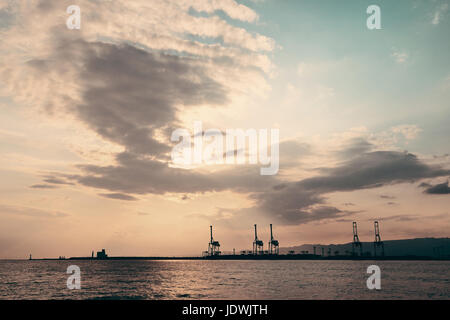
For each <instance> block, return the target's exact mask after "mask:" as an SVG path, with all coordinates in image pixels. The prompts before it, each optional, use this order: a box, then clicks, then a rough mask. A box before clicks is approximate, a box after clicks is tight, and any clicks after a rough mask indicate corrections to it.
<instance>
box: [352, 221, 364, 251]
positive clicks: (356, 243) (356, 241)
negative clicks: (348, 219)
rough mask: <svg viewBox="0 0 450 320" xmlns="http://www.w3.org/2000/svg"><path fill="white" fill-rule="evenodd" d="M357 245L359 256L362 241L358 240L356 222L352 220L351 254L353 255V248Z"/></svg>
mask: <svg viewBox="0 0 450 320" xmlns="http://www.w3.org/2000/svg"><path fill="white" fill-rule="evenodd" d="M357 247H359V252H360V256H362V255H363V249H362V243H361V241H359V237H358V228H357V226H356V222H355V221H353V242H352V254H353V255H355V249H356V248H357Z"/></svg>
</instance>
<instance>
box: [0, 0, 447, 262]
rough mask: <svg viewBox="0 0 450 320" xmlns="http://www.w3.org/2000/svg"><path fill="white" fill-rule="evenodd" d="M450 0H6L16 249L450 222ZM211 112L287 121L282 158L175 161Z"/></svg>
mask: <svg viewBox="0 0 450 320" xmlns="http://www.w3.org/2000/svg"><path fill="white" fill-rule="evenodd" d="M373 4H375V5H378V6H379V8H380V17H381V29H373V30H371V29H369V28H368V27H367V24H366V21H367V19H368V18H369V16H370V15H371V14H368V13H367V12H366V10H367V7H368V6H370V5H373ZM70 5H76V6H78V7H79V8H80V10H81V14H80V17H81V20H80V21H81V24H80V28H79V29H77V28H75V29H69V28H68V27H67V24H66V22H67V20H68V19H69V18H70V17H71V15H72V14H73V12H69V13H68V12H67V11H66V9H67V8H68V7H69V6H70ZM449 5H450V1H442V0H434V1H433V0H421V1H419V0H417V1H416V0H415V1H410V0H408V1H406V0H398V1H392V0H390V1H387V0H373V1H339V2H337V1H331V0H323V1H306V0H305V1H287V0H285V1H274V0H246V1H244V0H242V1H234V0H220V1H218V0H215V1H214V0H192V1H183V0H164V1H162V0H161V1H158V0H151V1H148V0H146V1H137V0H129V1H126V2H119V1H108V0H84V1H81V0H79V1H77V0H70V1H46V0H22V1H12V0H0V57H1V59H0V109H1V111H2V112H1V114H0V177H1V179H0V258H26V257H28V255H29V254H33V257H36V258H38V257H58V256H66V257H69V256H89V255H90V253H91V251H92V250H95V251H96V250H100V249H101V248H105V249H106V250H107V252H108V253H109V254H110V255H130V256H131V255H142V256H144V255H146V256H151V255H152V256H153V255H167V256H183V255H200V254H201V252H202V251H203V250H206V249H207V244H208V241H209V226H210V225H213V226H214V237H215V239H216V240H218V241H220V243H221V249H222V250H223V251H232V250H233V248H235V249H236V251H239V250H247V249H251V246H252V241H253V237H254V235H253V225H254V224H258V236H259V238H261V239H262V240H263V241H264V243H265V246H266V244H267V240H268V239H269V224H270V223H272V224H273V226H274V236H275V238H277V239H278V240H279V241H280V246H282V247H287V246H294V245H301V244H330V243H346V242H350V241H351V240H352V226H351V223H352V221H357V222H358V231H359V235H360V240H361V241H373V239H374V233H373V222H374V221H375V220H377V221H379V222H380V232H381V238H382V240H394V239H405V238H416V237H448V236H449V233H448V230H450V228H449V225H450V214H449V209H448V208H449V207H450V196H449V194H450V187H449V186H448V178H449V176H450V143H449V142H450V138H449V137H450V128H449V125H448V124H449V122H450V60H449V59H448V57H449V56H448V52H450V41H449V40H448V39H449V38H448V34H449V32H450V8H449ZM195 121H201V123H202V125H203V129H204V130H207V129H217V130H220V131H221V132H225V131H226V130H227V129H237V128H241V129H244V130H247V129H267V130H269V131H270V130H272V129H278V130H279V135H280V137H279V144H277V146H278V147H279V161H280V165H279V171H278V172H277V174H275V175H261V174H260V167H261V165H260V164H251V163H248V162H247V163H245V164H239V163H235V164H226V165H225V164H222V165H221V164H214V165H211V164H206V163H202V164H200V165H195V166H185V167H183V166H181V167H180V166H176V165H174V163H173V161H172V158H171V151H172V150H173V148H174V145H175V143H174V142H173V141H171V134H172V133H173V132H174V131H175V130H176V129H179V128H182V129H187V130H189V132H192V131H193V126H194V123H195ZM224 151H225V152H233V153H234V151H235V150H233V149H228V150H224Z"/></svg>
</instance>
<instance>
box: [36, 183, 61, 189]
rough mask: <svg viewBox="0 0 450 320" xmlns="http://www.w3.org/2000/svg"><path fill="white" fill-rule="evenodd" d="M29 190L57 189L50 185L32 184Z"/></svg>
mask: <svg viewBox="0 0 450 320" xmlns="http://www.w3.org/2000/svg"><path fill="white" fill-rule="evenodd" d="M30 188H33V189H55V188H58V187H56V186H52V185H50V184H33V185H32V186H30Z"/></svg>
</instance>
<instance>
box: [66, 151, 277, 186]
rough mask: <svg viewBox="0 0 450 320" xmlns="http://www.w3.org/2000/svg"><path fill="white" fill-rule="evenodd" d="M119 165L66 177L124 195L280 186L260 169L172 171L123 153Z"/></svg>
mask: <svg viewBox="0 0 450 320" xmlns="http://www.w3.org/2000/svg"><path fill="white" fill-rule="evenodd" d="M116 161H117V165H114V166H113V165H111V166H96V165H79V166H78V167H79V168H80V170H82V172H83V174H78V175H65V178H66V179H70V180H72V181H76V182H78V183H80V184H82V185H85V186H90V187H95V188H100V189H106V190H110V191H114V192H121V193H135V194H165V193H171V192H173V193H198V192H208V191H223V190H230V189H231V190H234V191H236V192H252V191H258V190H263V189H265V188H267V186H270V185H274V184H278V183H280V181H279V180H277V178H276V177H275V176H261V175H260V174H259V167H257V166H237V167H232V168H227V169H224V170H221V171H217V172H214V173H208V172H204V171H200V170H186V169H180V168H172V167H170V166H169V165H168V164H167V163H165V162H161V161H157V160H150V159H148V158H146V157H142V156H140V155H137V154H134V153H129V152H124V153H121V154H118V155H117V157H116Z"/></svg>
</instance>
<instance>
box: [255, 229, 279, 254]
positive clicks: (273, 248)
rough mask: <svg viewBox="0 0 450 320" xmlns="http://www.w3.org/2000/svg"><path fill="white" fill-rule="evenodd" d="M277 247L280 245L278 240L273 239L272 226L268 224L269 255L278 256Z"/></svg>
mask: <svg viewBox="0 0 450 320" xmlns="http://www.w3.org/2000/svg"><path fill="white" fill-rule="evenodd" d="M255 226H256V225H255ZM279 247H280V244H279V242H278V240H275V239H274V238H273V233H272V224H270V242H269V254H278V253H279V252H280V248H279Z"/></svg>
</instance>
